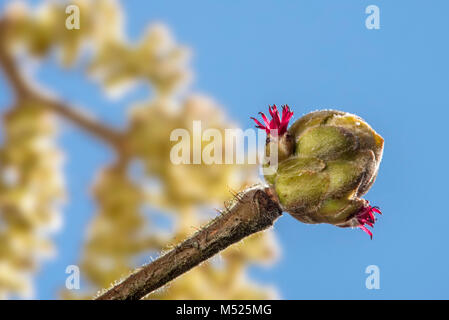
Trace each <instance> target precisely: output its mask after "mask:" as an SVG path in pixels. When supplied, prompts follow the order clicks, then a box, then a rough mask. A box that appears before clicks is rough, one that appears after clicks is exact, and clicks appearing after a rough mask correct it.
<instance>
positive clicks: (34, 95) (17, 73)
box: [0, 17, 125, 151]
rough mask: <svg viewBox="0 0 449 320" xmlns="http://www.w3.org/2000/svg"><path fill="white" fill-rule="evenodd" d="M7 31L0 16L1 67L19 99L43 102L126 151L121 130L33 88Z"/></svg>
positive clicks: (6, 24) (4, 20)
mask: <svg viewBox="0 0 449 320" xmlns="http://www.w3.org/2000/svg"><path fill="white" fill-rule="evenodd" d="M7 33H8V20H7V19H5V18H4V17H3V18H0V67H1V68H2V69H3V71H4V74H5V76H6V78H7V80H8V81H9V83H10V84H11V87H12V88H13V90H14V93H15V95H16V97H17V99H19V100H21V99H22V100H26V99H29V100H31V101H34V102H36V103H37V104H41V105H43V106H45V107H46V108H49V109H50V110H51V111H53V112H54V113H56V114H58V115H59V116H61V117H63V118H65V119H67V120H69V121H71V122H72V123H74V124H76V125H77V126H79V127H81V128H82V129H84V130H85V131H87V132H88V133H90V134H92V135H93V136H95V137H97V138H100V139H102V140H103V141H105V142H106V143H108V144H110V145H111V146H113V147H115V148H117V149H120V151H124V148H125V145H124V138H123V135H122V134H121V133H120V132H118V131H117V130H114V129H112V128H109V127H107V126H105V125H104V124H102V123H99V122H98V121H95V120H94V119H92V118H91V117H89V116H87V115H86V114H84V113H81V112H79V111H77V110H76V109H75V108H74V107H71V106H70V105H68V104H66V103H64V102H62V101H58V100H57V99H54V98H51V97H48V96H46V95H44V94H42V93H40V92H38V90H36V89H35V88H33V86H32V84H30V83H29V82H28V81H27V79H26V77H25V76H24V75H23V74H22V72H21V70H20V68H19V66H18V65H17V63H16V61H15V60H14V57H13V55H12V54H11V52H10V50H9V48H8V46H7V43H8V41H7Z"/></svg>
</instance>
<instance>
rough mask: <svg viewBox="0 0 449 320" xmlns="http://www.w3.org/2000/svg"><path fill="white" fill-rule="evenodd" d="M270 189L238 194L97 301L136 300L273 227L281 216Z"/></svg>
mask: <svg viewBox="0 0 449 320" xmlns="http://www.w3.org/2000/svg"><path fill="white" fill-rule="evenodd" d="M270 191H271V190H270V189H269V188H266V187H263V186H257V187H253V188H250V189H247V190H245V191H243V192H242V193H240V194H239V195H237V196H236V202H235V203H234V204H233V205H232V206H230V207H229V208H227V209H226V210H225V212H224V213H223V214H221V215H220V216H218V217H217V218H215V219H214V220H213V221H212V222H211V223H209V224H208V225H207V226H206V227H204V228H203V229H202V230H200V231H198V232H197V233H196V234H194V235H193V236H192V237H191V238H188V239H187V240H185V241H184V242H182V243H181V244H179V245H178V246H177V247H176V248H174V249H173V250H171V251H169V252H168V253H166V254H164V255H163V256H161V257H160V258H158V259H157V260H155V261H153V262H152V263H150V264H148V265H146V266H144V267H142V268H139V269H138V270H136V271H135V272H134V273H133V274H132V275H130V276H129V277H128V278H127V279H125V280H124V281H122V282H120V283H119V284H117V285H115V286H114V287H112V288H111V289H109V290H108V291H106V292H105V293H103V294H101V295H100V296H99V297H97V299H98V300H137V299H140V298H142V297H144V296H145V295H147V294H149V293H151V292H152V291H154V290H156V289H158V288H160V287H162V286H164V285H165V284H167V283H168V282H169V281H171V280H173V279H175V278H176V277H178V276H180V275H182V274H183V273H185V272H187V271H189V270H190V269H191V268H193V267H195V266H197V265H199V264H200V263H201V262H203V261H205V260H207V259H209V258H210V257H212V256H213V255H215V254H216V253H218V252H220V251H222V250H224V249H225V248H227V247H228V246H230V245H231V244H234V243H236V242H238V241H240V240H241V239H243V238H245V237H248V236H250V235H252V234H254V233H256V232H259V231H262V230H265V229H267V228H269V227H271V226H272V225H273V223H274V221H275V220H276V219H277V218H278V217H280V216H281V214H282V210H281V209H280V207H279V205H278V203H277V201H276V200H275V199H274V197H273V196H272V192H270Z"/></svg>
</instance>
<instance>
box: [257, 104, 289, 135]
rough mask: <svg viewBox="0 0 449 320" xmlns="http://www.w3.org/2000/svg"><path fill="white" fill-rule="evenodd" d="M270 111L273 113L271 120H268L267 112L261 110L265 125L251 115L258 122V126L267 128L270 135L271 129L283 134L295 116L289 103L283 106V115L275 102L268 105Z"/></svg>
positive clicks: (263, 128)
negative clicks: (280, 114)
mask: <svg viewBox="0 0 449 320" xmlns="http://www.w3.org/2000/svg"><path fill="white" fill-rule="evenodd" d="M268 111H269V112H270V115H271V121H268V119H267V117H266V116H265V114H263V113H262V112H259V114H260V115H261V116H262V119H263V122H264V124H265V125H263V124H262V123H261V122H260V121H259V120H257V119H256V118H253V117H251V119H253V120H254V122H255V123H256V128H259V129H262V130H265V131H266V133H267V134H268V135H269V134H270V133H271V132H270V130H276V131H277V135H279V136H282V135H283V134H284V133H286V132H287V127H288V122H289V121H290V119H291V118H292V117H293V112H292V111H291V110H290V108H289V106H288V105H285V106H282V117H280V116H279V111H278V109H277V107H276V105H275V104H274V105H273V106H268Z"/></svg>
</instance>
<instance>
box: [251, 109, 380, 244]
mask: <svg viewBox="0 0 449 320" xmlns="http://www.w3.org/2000/svg"><path fill="white" fill-rule="evenodd" d="M269 110H270V114H271V116H272V118H273V119H272V120H271V121H270V122H268V119H266V117H265V115H263V114H262V118H263V120H264V123H265V125H263V124H261V123H260V122H259V121H257V120H256V119H254V120H255V121H256V124H257V127H258V128H260V129H264V130H266V131H267V133H268V135H269V136H268V138H267V149H266V150H270V148H271V147H272V146H270V144H272V143H276V144H277V145H278V146H277V148H278V154H279V157H278V168H277V170H276V172H275V173H274V174H272V175H266V176H265V180H266V181H267V182H268V183H269V184H270V186H271V188H272V189H273V190H274V191H275V192H276V195H277V197H278V199H279V203H280V205H281V207H282V209H283V210H284V211H286V212H288V213H290V214H291V215H292V216H293V217H295V218H296V219H298V220H299V221H301V222H304V223H330V224H333V225H336V226H338V227H360V228H361V229H362V230H363V231H365V232H366V233H368V234H369V235H370V236H371V237H372V233H371V231H370V230H369V229H368V228H367V227H366V225H367V226H370V227H373V225H374V222H375V217H374V213H381V212H380V210H379V208H377V207H372V206H370V204H369V202H368V201H367V200H364V199H362V198H361V197H362V196H363V195H364V194H365V193H366V192H368V190H369V188H370V187H371V185H372V184H373V183H374V180H375V179H376V176H377V172H378V169H379V164H380V161H381V159H382V153H383V145H384V140H383V138H382V137H381V136H380V135H379V134H377V133H376V132H375V131H374V130H373V129H372V128H371V127H370V126H369V125H368V124H367V123H366V122H365V121H364V120H362V119H361V118H360V117H358V116H356V115H353V114H350V113H346V112H342V111H335V110H323V111H315V112H311V113H309V114H307V115H305V116H303V117H302V118H300V119H298V120H297V121H296V122H295V123H293V124H292V126H291V127H290V128H289V129H288V130H287V126H288V121H289V120H290V118H291V117H292V116H293V112H291V111H290V109H289V107H288V106H284V107H283V116H282V118H280V117H279V113H278V111H277V108H276V106H273V107H270V109H269ZM273 130H275V131H273ZM270 132H271V133H272V132H275V134H270ZM267 153H268V151H267Z"/></svg>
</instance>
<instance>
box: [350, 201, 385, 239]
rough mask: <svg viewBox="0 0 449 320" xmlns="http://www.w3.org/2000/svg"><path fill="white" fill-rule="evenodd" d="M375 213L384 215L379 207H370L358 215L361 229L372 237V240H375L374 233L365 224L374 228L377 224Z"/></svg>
mask: <svg viewBox="0 0 449 320" xmlns="http://www.w3.org/2000/svg"><path fill="white" fill-rule="evenodd" d="M374 212H376V213H378V214H382V212H380V209H379V207H372V206H370V205H368V206H367V207H365V208H363V209H362V210H361V211H360V212H359V213H357V215H356V219H357V221H358V222H359V223H360V225H359V228H360V229H362V230H363V231H364V232H366V233H367V234H368V235H369V236H370V237H371V239H372V238H373V233H372V232H371V231H370V230H369V229H368V228H367V227H366V226H365V224H366V225H368V226H370V227H371V228H373V227H374V223H375V222H376V218H375V217H374Z"/></svg>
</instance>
